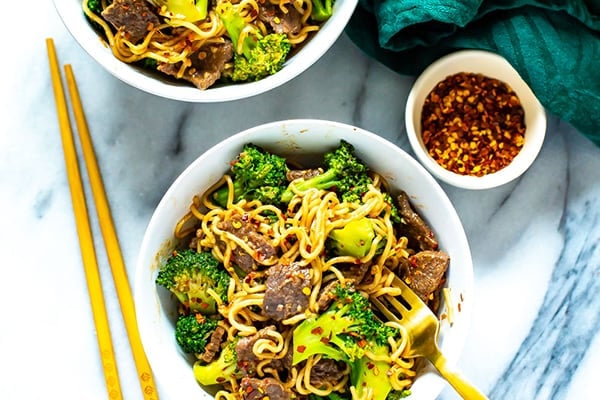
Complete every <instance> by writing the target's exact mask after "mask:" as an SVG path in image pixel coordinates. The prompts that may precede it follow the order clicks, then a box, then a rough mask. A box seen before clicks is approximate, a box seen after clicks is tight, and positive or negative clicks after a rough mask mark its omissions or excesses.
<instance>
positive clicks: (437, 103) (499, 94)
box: [421, 72, 526, 176]
mask: <svg viewBox="0 0 600 400" xmlns="http://www.w3.org/2000/svg"><path fill="white" fill-rule="evenodd" d="M421 128H422V129H421V132H422V136H423V143H424V144H425V146H426V147H427V150H428V152H429V155H430V156H431V157H432V158H433V159H434V160H435V161H436V162H437V163H438V164H440V165H441V166H442V167H443V168H445V169H447V170H449V171H452V172H455V173H457V174H461V175H472V176H483V175H486V174H490V173H494V172H496V171H499V170H501V169H502V168H504V167H506V166H507V165H508V164H510V163H511V162H512V160H513V159H514V158H515V157H516V156H517V154H519V152H520V151H521V149H522V148H523V143H524V141H525V129H526V128H525V111H524V109H523V106H522V105H521V101H520V100H519V98H518V97H517V95H516V93H515V92H514V91H513V90H512V89H511V88H510V87H509V86H508V85H507V84H506V83H505V82H502V81H500V80H498V79H494V78H489V77H487V76H484V75H482V74H475V73H466V72H460V73H457V74H454V75H450V76H448V77H446V79H444V80H443V81H440V82H439V83H438V84H437V85H436V86H435V88H434V89H433V90H432V91H431V92H430V93H429V94H428V96H427V98H426V99H425V102H424V105H423V110H422V114H421Z"/></svg>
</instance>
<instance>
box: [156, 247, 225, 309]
mask: <svg viewBox="0 0 600 400" xmlns="http://www.w3.org/2000/svg"><path fill="white" fill-rule="evenodd" d="M156 283H157V284H158V285H160V286H163V287H165V288H167V289H169V290H170V291H171V292H172V293H173V294H174V295H175V296H176V297H177V299H178V300H179V301H180V302H181V304H183V305H184V306H185V307H187V308H189V310H190V311H191V312H193V313H198V312H199V313H202V314H205V315H210V314H215V313H216V312H217V301H216V300H215V298H214V297H212V296H211V295H210V294H209V293H208V289H212V290H213V291H214V293H216V294H217V296H219V297H220V299H221V300H222V301H224V302H226V301H227V289H228V288H229V274H228V273H227V271H226V270H225V269H224V268H223V267H222V266H221V265H220V263H219V261H218V260H217V259H216V258H215V257H214V256H213V255H212V254H211V253H208V252H197V251H195V250H192V249H186V250H183V251H176V252H174V253H173V255H172V256H171V257H169V259H167V261H166V263H165V265H164V266H163V267H162V268H161V269H160V270H159V271H158V275H157V277H156Z"/></svg>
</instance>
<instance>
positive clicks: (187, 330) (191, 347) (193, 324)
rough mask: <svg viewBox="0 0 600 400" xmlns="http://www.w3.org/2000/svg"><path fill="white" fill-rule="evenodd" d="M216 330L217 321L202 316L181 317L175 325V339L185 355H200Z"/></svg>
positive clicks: (189, 315)
mask: <svg viewBox="0 0 600 400" xmlns="http://www.w3.org/2000/svg"><path fill="white" fill-rule="evenodd" d="M216 328H217V320H216V319H210V318H206V317H204V315H202V314H200V313H198V314H188V315H182V316H180V317H179V318H178V319H177V323H176V324H175V339H176V340H177V343H178V344H179V346H181V350H183V351H184V352H185V353H194V354H201V353H203V352H204V348H205V347H206V345H207V344H208V343H209V342H210V336H211V335H212V333H213V332H214V331H215V329H216Z"/></svg>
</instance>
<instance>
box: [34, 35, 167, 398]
mask: <svg viewBox="0 0 600 400" xmlns="http://www.w3.org/2000/svg"><path fill="white" fill-rule="evenodd" d="M46 46H47V49H48V60H49V62H50V73H51V76H52V87H53V89H54V99H55V100H56V109H57V113H58V122H59V126H60V133H61V138H62V142H63V150H64V156H65V164H66V170H67V175H68V178H69V186H70V189H71V201H72V202H73V212H74V214H75V221H76V224H77V234H78V236H79V245H80V248H81V255H82V259H83V266H84V270H85V276H86V280H87V285H88V292H89V295H90V302H91V306H92V312H93V314H94V324H95V326H96V335H97V339H98V346H99V351H100V358H101V361H102V367H103V369H104V378H105V381H106V386H107V391H108V397H109V399H111V400H112V399H122V398H123V395H122V392H121V384H120V381H119V376H118V371H117V364H116V358H115V352H114V348H113V344H112V338H111V333H110V327H109V323H108V314H107V312H106V305H105V303H104V295H103V291H102V284H101V281H100V274H99V270H98V261H97V258H96V251H95V248H94V239H93V236H92V230H91V225H90V221H89V215H88V211H87V205H86V199H85V194H84V190H83V184H82V180H81V174H80V171H79V163H78V159H77V153H76V150H75V142H74V139H73V132H72V129H71V120H70V114H69V110H68V105H67V98H66V96H65V91H64V88H63V83H62V78H61V73H60V68H59V65H58V57H57V56H56V49H55V47H54V41H53V40H52V39H51V38H48V39H46ZM64 70H65V76H66V81H67V88H68V90H69V96H70V98H71V102H72V108H73V116H74V119H75V122H76V125H77V131H78V133H79V139H80V142H81V148H82V153H83V156H84V160H85V164H86V167H87V171H88V175H89V179H90V185H91V188H92V194H93V198H94V202H95V204H96V212H97V215H98V220H99V224H100V230H101V232H102V236H103V238H104V244H105V247H106V253H107V256H108V261H109V264H110V268H111V272H112V276H113V280H114V283H115V287H116V291H117V296H118V298H119V303H120V307H121V313H122V314H123V319H124V322H125V328H126V330H127V335H128V338H129V344H130V346H131V350H132V354H133V358H134V361H135V365H136V368H137V373H138V378H139V380H140V385H141V390H142V394H143V396H144V399H146V400H151V399H158V392H157V390H156V386H155V384H154V378H153V377H152V371H151V369H150V365H149V364H148V360H147V359H146V355H145V353H144V349H143V347H142V344H141V340H140V335H139V332H138V328H137V323H136V316H135V309H134V304H133V298H132V295H131V290H130V286H129V281H128V279H127V272H126V269H125V263H124V262H123V256H122V255H121V249H120V247H119V241H118V239H117V234H116V231H115V228H114V225H113V219H112V216H111V213H110V208H109V206H108V200H107V198H106V194H105V192H104V185H103V183H102V176H101V175H100V170H99V168H98V162H97V161H96V156H95V153H94V149H93V145H92V141H91V138H90V134H89V131H88V127H87V122H86V119H85V114H84V111H83V106H82V104H81V100H80V98H79V90H78V89H77V83H76V81H75V77H74V75H73V69H72V68H71V65H69V64H66V65H65V66H64Z"/></svg>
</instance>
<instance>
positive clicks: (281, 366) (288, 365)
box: [269, 348, 294, 374]
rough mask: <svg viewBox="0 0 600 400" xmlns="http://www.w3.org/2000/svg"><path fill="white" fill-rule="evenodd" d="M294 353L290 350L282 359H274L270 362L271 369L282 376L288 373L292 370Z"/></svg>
mask: <svg viewBox="0 0 600 400" xmlns="http://www.w3.org/2000/svg"><path fill="white" fill-rule="evenodd" d="M293 356H294V351H293V350H292V349H291V348H288V352H287V353H285V355H284V356H283V357H282V358H274V359H272V360H271V361H270V362H269V367H270V368H273V369H274V370H277V371H278V372H279V373H280V374H281V373H282V372H283V373H286V374H287V373H288V372H289V371H290V370H291V369H292V361H293Z"/></svg>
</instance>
